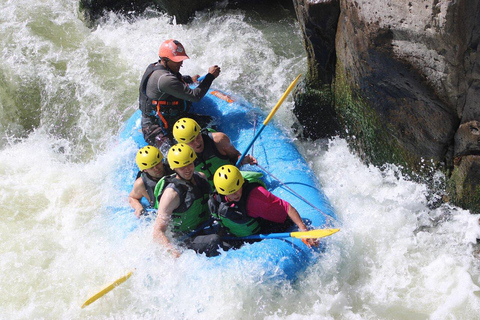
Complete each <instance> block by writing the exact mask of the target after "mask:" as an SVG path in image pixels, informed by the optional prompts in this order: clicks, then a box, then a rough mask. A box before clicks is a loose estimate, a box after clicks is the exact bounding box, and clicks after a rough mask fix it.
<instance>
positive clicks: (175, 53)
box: [139, 39, 221, 153]
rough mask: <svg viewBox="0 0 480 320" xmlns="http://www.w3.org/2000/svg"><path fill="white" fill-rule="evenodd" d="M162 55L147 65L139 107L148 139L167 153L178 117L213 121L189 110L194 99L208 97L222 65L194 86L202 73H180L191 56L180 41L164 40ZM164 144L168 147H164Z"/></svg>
mask: <svg viewBox="0 0 480 320" xmlns="http://www.w3.org/2000/svg"><path fill="white" fill-rule="evenodd" d="M158 56H159V61H158V62H155V63H152V64H150V65H149V66H148V67H147V69H146V70H145V73H144V74H143V77H142V80H141V82H140V88H139V108H140V110H141V111H142V123H141V124H142V132H143V136H144V139H145V141H146V142H147V143H148V144H150V145H152V146H155V147H157V148H159V149H160V150H161V151H162V152H163V153H165V152H166V151H167V150H168V148H169V147H170V145H171V141H170V139H171V130H172V129H171V128H172V126H173V124H174V123H175V121H176V120H178V119H180V118H182V117H185V116H191V117H195V118H196V119H197V120H199V121H201V122H202V124H207V123H208V122H209V121H210V120H211V118H210V117H209V116H202V115H197V114H192V113H189V109H190V106H191V103H192V102H198V101H200V99H202V98H203V97H204V96H205V94H206V93H207V92H208V89H209V88H210V86H211V84H212V82H213V80H214V79H215V78H217V77H218V76H219V75H220V71H221V70H220V67H219V66H218V65H214V66H211V67H210V68H208V73H207V74H206V76H205V78H204V79H203V80H202V81H201V82H200V84H199V85H198V86H197V87H196V88H194V89H192V88H190V84H192V83H193V82H194V80H196V79H198V75H197V76H195V77H194V78H192V77H190V76H183V75H182V74H181V73H180V68H181V67H182V65H183V61H185V60H186V59H189V57H188V55H187V53H186V52H185V48H184V47H183V45H182V44H181V43H180V42H179V41H177V40H174V39H169V40H166V41H164V42H163V43H162V44H161V46H160V49H159V52H158ZM163 144H166V146H165V147H162V145H163ZM164 151H165V152H164Z"/></svg>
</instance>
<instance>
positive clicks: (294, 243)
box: [118, 90, 337, 279]
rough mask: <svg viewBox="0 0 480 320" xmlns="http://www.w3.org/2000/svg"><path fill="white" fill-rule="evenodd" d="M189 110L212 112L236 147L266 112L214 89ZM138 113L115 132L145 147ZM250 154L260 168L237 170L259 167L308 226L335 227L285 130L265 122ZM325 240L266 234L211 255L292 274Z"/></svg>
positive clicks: (126, 173) (123, 178)
mask: <svg viewBox="0 0 480 320" xmlns="http://www.w3.org/2000/svg"><path fill="white" fill-rule="evenodd" d="M191 111H193V112H195V113H199V114H208V115H211V116H213V117H214V119H215V124H216V126H217V129H218V131H221V132H224V133H226V134H227V135H228V136H229V137H230V139H231V141H232V143H233V145H234V146H235V147H236V148H237V149H238V150H239V151H240V152H243V151H244V150H245V148H246V147H247V146H248V144H249V143H250V142H251V141H252V139H253V137H254V135H255V130H258V128H259V126H260V124H262V122H263V121H264V119H265V114H264V112H263V111H261V110H260V109H258V108H255V107H253V106H251V105H250V104H248V103H247V102H246V101H244V100H243V99H235V98H232V97H231V96H228V95H227V94H225V93H222V92H220V91H217V90H209V92H208V94H207V95H206V96H205V97H204V98H202V100H201V102H199V103H196V104H194V106H193V110H191ZM140 117H141V113H140V111H137V112H135V113H134V114H133V115H132V116H131V117H130V118H129V119H128V120H127V121H126V123H125V126H124V128H123V129H122V131H121V133H120V139H121V140H128V139H133V141H134V142H135V143H136V145H137V146H138V148H141V147H143V146H145V141H144V139H143V135H142V133H141V129H140ZM249 154H252V155H253V156H254V157H255V158H256V159H257V161H258V164H259V165H260V166H261V168H263V169H260V168H259V167H257V166H255V167H253V166H250V165H245V166H243V167H242V168H241V170H253V171H262V172H264V176H265V182H266V185H267V187H268V190H269V191H270V192H272V193H273V194H275V195H276V196H278V197H280V198H282V199H284V200H286V201H288V202H289V203H290V204H291V205H292V206H293V207H295V208H296V209H297V211H298V212H299V214H300V216H301V217H302V218H303V219H304V221H305V222H306V224H307V225H310V227H312V228H316V229H317V228H333V227H337V226H336V225H335V221H336V216H335V214H334V211H333V209H332V207H331V205H330V204H329V201H328V199H327V198H326V197H325V195H324V194H323V192H322V191H321V187H320V184H319V182H318V180H317V179H316V177H315V175H314V174H313V172H312V170H311V169H310V168H309V166H308V165H307V163H306V161H305V159H304V158H303V157H302V155H301V154H300V153H299V152H298V150H297V148H296V147H295V145H294V143H293V141H292V138H291V137H289V136H288V135H286V134H285V132H283V131H282V130H280V129H279V128H278V127H276V126H275V124H274V123H270V124H268V125H267V126H265V128H264V130H263V132H262V134H261V135H260V136H259V138H258V139H257V140H256V141H255V143H254V145H253V147H252V148H251V149H250V151H249ZM130 163H131V165H132V167H131V168H129V169H128V170H123V171H122V172H121V175H120V176H119V177H118V178H119V179H118V181H119V183H120V188H121V189H122V190H125V191H130V190H131V187H132V185H133V182H134V180H135V176H136V173H137V172H138V168H137V167H136V166H135V164H134V162H133V161H132V162H130ZM264 170H265V171H264ZM126 219H127V220H129V221H130V222H129V223H130V224H131V222H132V221H133V220H132V219H135V220H136V218H134V214H133V210H132V211H131V212H129V213H128V218H126ZM129 223H127V224H129ZM135 223H138V220H137V221H136V222H135ZM291 231H296V230H291ZM326 241H328V238H323V239H320V246H319V247H318V248H315V249H311V248H309V247H308V246H307V245H305V244H304V243H303V242H302V241H301V239H296V238H285V239H265V240H262V241H260V242H256V243H253V244H246V245H244V246H242V247H241V248H240V249H238V250H230V251H228V252H225V253H223V254H222V255H220V256H218V257H213V258H210V259H212V261H214V264H218V265H220V266H221V265H232V264H233V265H235V264H238V263H242V264H243V263H249V262H251V263H255V264H256V265H258V264H260V265H261V268H262V273H263V276H266V277H274V278H278V277H280V278H286V279H295V278H296V277H297V275H298V273H299V272H301V271H303V270H304V269H305V268H306V267H307V265H308V264H309V263H310V262H312V261H313V260H314V259H316V258H317V257H318V253H319V252H321V251H322V250H324V249H325V242H326Z"/></svg>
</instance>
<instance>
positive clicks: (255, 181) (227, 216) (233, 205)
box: [208, 171, 265, 237]
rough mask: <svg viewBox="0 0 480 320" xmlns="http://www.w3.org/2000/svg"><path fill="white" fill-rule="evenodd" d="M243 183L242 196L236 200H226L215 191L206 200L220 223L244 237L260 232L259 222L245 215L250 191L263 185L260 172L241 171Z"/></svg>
mask: <svg viewBox="0 0 480 320" xmlns="http://www.w3.org/2000/svg"><path fill="white" fill-rule="evenodd" d="M241 173H242V176H243V178H244V179H245V183H244V185H243V186H242V197H241V198H240V200H239V201H237V202H227V200H226V199H225V196H223V195H219V194H218V193H217V192H215V193H214V194H213V195H211V196H210V199H209V200H208V206H209V209H210V212H211V214H212V216H213V217H214V218H216V219H217V220H218V221H219V222H220V225H222V226H223V227H225V228H226V229H227V230H228V232H229V233H230V234H232V235H234V236H236V237H245V236H249V235H252V234H257V233H259V232H260V223H259V222H258V221H257V219H255V218H252V217H250V216H249V215H247V200H248V196H249V195H250V191H252V190H253V189H254V188H256V187H258V186H263V187H265V184H264V183H263V181H262V180H260V178H261V177H262V176H263V174H262V173H261V172H252V171H241Z"/></svg>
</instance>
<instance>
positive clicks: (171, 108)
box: [138, 62, 191, 129]
mask: <svg viewBox="0 0 480 320" xmlns="http://www.w3.org/2000/svg"><path fill="white" fill-rule="evenodd" d="M157 70H162V71H164V72H170V71H168V70H167V69H166V68H165V67H164V66H163V65H161V64H160V63H157V62H155V63H151V64H150V65H149V66H148V67H147V70H145V73H144V74H143V77H142V80H141V81H140V88H139V98H138V103H139V108H140V110H141V111H142V114H143V115H144V116H146V117H152V118H155V119H156V121H157V122H158V124H160V125H161V126H162V127H163V128H165V129H170V127H171V126H172V125H173V123H174V122H175V121H177V120H178V119H179V118H181V117H182V116H183V115H184V114H185V113H186V112H188V110H189V109H190V105H191V103H190V102H188V101H185V100H182V99H178V98H176V97H174V96H172V95H169V94H167V93H162V95H161V97H159V98H157V99H152V98H150V97H148V96H147V83H148V79H149V78H150V76H151V75H152V73H153V72H155V71H157ZM176 77H177V78H178V79H179V80H180V81H182V82H184V80H183V78H182V76H181V75H180V74H179V75H177V76H176Z"/></svg>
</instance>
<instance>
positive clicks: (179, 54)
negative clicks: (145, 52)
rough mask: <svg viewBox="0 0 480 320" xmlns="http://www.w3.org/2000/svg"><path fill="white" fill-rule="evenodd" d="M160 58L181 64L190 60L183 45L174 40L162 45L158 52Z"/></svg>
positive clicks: (166, 41)
mask: <svg viewBox="0 0 480 320" xmlns="http://www.w3.org/2000/svg"><path fill="white" fill-rule="evenodd" d="M158 56H159V57H160V59H163V58H167V59H170V60H172V61H173V62H180V61H183V60H186V59H189V57H188V56H187V54H186V52H185V48H184V47H183V45H182V44H181V43H180V42H178V41H177V40H173V39H168V40H165V41H164V42H163V43H162V44H161V46H160V49H159V50H158Z"/></svg>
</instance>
